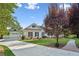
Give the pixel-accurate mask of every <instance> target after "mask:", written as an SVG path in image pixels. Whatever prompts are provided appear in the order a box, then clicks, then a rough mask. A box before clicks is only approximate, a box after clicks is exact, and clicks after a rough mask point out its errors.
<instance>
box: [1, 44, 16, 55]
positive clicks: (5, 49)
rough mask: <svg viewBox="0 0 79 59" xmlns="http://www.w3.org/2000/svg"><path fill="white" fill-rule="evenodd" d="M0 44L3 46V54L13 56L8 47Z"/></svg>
mask: <svg viewBox="0 0 79 59" xmlns="http://www.w3.org/2000/svg"><path fill="white" fill-rule="evenodd" d="M0 46H1V47H3V48H4V55H5V56H15V55H14V54H13V52H12V51H11V50H10V49H9V48H8V47H6V46H4V45H0Z"/></svg>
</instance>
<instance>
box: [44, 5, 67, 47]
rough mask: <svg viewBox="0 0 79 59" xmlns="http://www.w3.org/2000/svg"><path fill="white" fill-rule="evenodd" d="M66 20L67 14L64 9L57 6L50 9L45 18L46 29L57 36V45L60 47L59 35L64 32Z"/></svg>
mask: <svg viewBox="0 0 79 59" xmlns="http://www.w3.org/2000/svg"><path fill="white" fill-rule="evenodd" d="M65 21H66V20H65V14H64V11H63V9H59V8H58V7H56V6H55V7H54V8H53V7H52V8H50V9H49V14H48V15H47V16H46V18H45V20H44V24H45V31H46V32H47V33H49V32H51V33H52V34H54V35H55V37H56V40H57V42H56V47H59V42H58V39H59V35H60V34H62V31H63V26H64V25H65Z"/></svg>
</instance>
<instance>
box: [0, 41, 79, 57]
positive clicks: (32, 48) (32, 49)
mask: <svg viewBox="0 0 79 59" xmlns="http://www.w3.org/2000/svg"><path fill="white" fill-rule="evenodd" d="M0 44H2V45H6V46H8V47H9V48H10V49H11V50H12V51H13V53H14V54H15V55H16V56H79V53H76V52H71V51H66V50H62V49H56V48H49V47H45V46H40V45H36V44H32V43H26V42H20V41H16V40H15V41H6V42H0Z"/></svg>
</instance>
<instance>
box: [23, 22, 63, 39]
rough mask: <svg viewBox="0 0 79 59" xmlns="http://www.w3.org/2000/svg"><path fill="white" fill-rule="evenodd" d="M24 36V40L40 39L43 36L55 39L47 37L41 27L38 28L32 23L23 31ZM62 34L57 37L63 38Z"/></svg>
mask: <svg viewBox="0 0 79 59" xmlns="http://www.w3.org/2000/svg"><path fill="white" fill-rule="evenodd" d="M24 35H25V37H26V38H42V37H43V36H47V37H55V35H52V36H51V35H47V33H45V31H44V27H43V26H39V25H37V24H35V23H32V24H31V25H30V26H28V27H26V28H25V29H24ZM63 36H64V34H60V35H59V37H63Z"/></svg>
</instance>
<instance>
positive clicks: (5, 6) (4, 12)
mask: <svg viewBox="0 0 79 59" xmlns="http://www.w3.org/2000/svg"><path fill="white" fill-rule="evenodd" d="M16 8H17V5H16V4H15V3H0V38H3V35H6V34H8V30H7V27H11V25H13V24H14V22H13V20H14V17H13V15H12V13H14V11H15V9H16Z"/></svg>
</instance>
